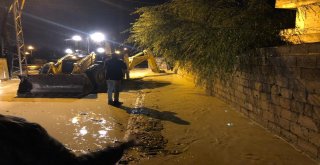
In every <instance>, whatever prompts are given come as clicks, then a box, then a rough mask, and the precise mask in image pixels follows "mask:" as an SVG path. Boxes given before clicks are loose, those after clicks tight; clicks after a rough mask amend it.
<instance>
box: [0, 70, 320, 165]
mask: <svg viewBox="0 0 320 165" xmlns="http://www.w3.org/2000/svg"><path fill="white" fill-rule="evenodd" d="M138 74H139V76H140V77H141V76H145V74H142V73H141V71H139V72H138V71H137V75H138ZM16 86H17V82H12V81H11V82H10V83H9V82H4V83H1V84H0V113H1V114H9V115H15V116H20V117H24V118H26V119H27V120H29V121H33V122H37V123H40V124H41V125H42V126H43V127H44V128H46V129H47V131H48V132H49V134H51V135H52V136H53V137H55V138H57V139H58V140H59V141H61V142H62V143H63V144H65V145H66V146H67V147H68V148H70V149H71V150H73V151H74V152H75V153H78V154H80V153H84V152H87V151H90V150H96V149H100V148H102V147H104V146H106V145H109V144H112V143H114V142H116V141H121V140H123V139H126V138H127V137H129V136H137V138H138V140H140V141H141V143H142V144H143V145H142V146H141V147H139V149H134V150H132V151H129V152H128V153H127V154H126V156H125V158H124V159H123V160H122V162H121V163H122V164H126V163H128V164H145V165H147V164H156V165H157V164H159V165H160V164H166V165H167V164H169V165H171V164H172V165H176V164H186V165H189V164H190V165H192V164H203V165H207V164H208V165H211V164H215V165H242V164H259V165H270V164H276V165H281V164H283V165H316V164H317V163H315V162H314V161H312V160H311V159H310V158H308V157H307V156H305V155H303V154H302V153H300V152H298V151H297V150H295V149H294V148H293V147H292V146H290V145H289V144H287V143H286V142H284V141H283V140H281V139H280V138H278V137H277V136H275V135H273V134H272V133H270V132H268V131H266V130H265V129H263V128H262V127H260V126H259V125H257V124H255V123H254V122H252V121H251V120H249V119H248V118H246V117H244V116H243V115H241V114H240V113H238V112H236V111H235V110H233V109H232V108H231V107H230V106H229V105H227V104H225V103H224V102H222V101H220V100H219V99H217V98H215V97H209V96H206V95H204V94H203V90H202V89H198V88H195V87H194V85H193V84H192V80H185V79H182V78H181V77H179V76H177V75H174V74H160V75H159V74H157V75H147V76H145V77H144V78H143V79H135V80H131V81H129V82H126V83H125V89H124V91H123V92H122V93H121V95H120V98H121V101H123V102H124V105H123V106H122V107H120V108H115V107H111V106H108V105H107V104H106V94H103V93H101V94H98V95H89V96H87V97H85V98H82V99H49V98H28V99H26V98H23V99H22V98H15V92H16Z"/></svg>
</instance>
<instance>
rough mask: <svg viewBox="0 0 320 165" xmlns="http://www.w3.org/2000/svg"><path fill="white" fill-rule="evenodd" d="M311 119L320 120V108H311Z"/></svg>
mask: <svg viewBox="0 0 320 165" xmlns="http://www.w3.org/2000/svg"><path fill="white" fill-rule="evenodd" d="M312 108H313V111H312V117H313V118H314V119H316V120H320V107H318V106H313V107H312Z"/></svg>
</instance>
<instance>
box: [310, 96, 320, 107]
mask: <svg viewBox="0 0 320 165" xmlns="http://www.w3.org/2000/svg"><path fill="white" fill-rule="evenodd" d="M308 103H310V104H312V105H315V106H320V94H309V95H308Z"/></svg>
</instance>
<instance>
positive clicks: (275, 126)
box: [267, 121, 281, 135]
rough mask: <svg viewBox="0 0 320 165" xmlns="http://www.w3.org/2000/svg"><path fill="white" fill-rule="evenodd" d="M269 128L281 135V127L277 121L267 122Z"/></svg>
mask: <svg viewBox="0 0 320 165" xmlns="http://www.w3.org/2000/svg"><path fill="white" fill-rule="evenodd" d="M267 128H269V130H271V131H272V132H274V133H276V134H278V135H280V130H281V128H280V127H279V126H278V125H276V124H275V123H273V122H270V121H269V122H268V123H267Z"/></svg>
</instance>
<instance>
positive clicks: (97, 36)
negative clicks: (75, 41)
mask: <svg viewBox="0 0 320 165" xmlns="http://www.w3.org/2000/svg"><path fill="white" fill-rule="evenodd" d="M90 38H91V39H92V40H93V41H94V42H102V41H104V40H105V39H106V37H105V35H104V34H102V33H100V32H96V33H93V34H91V35H90Z"/></svg>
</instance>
